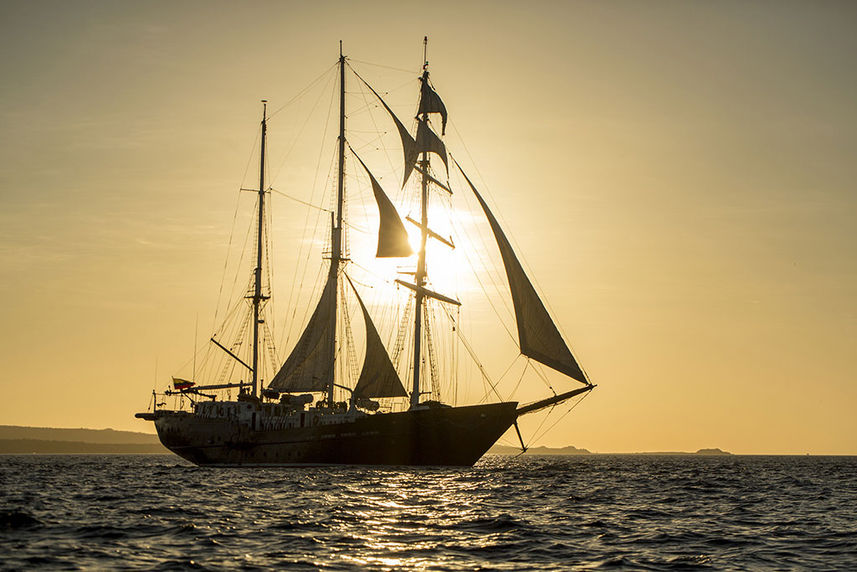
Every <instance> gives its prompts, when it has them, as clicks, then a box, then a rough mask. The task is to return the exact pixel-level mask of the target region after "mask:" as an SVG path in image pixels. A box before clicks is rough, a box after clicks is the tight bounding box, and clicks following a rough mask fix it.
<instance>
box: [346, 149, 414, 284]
mask: <svg viewBox="0 0 857 572" xmlns="http://www.w3.org/2000/svg"><path fill="white" fill-rule="evenodd" d="M351 152H352V153H353V154H354V156H355V157H357V160H358V161H360V164H361V165H363V168H364V169H365V170H366V174H367V175H369V180H370V181H371V182H372V193H373V194H374V195H375V202H376V203H377V204H378V214H379V216H380V222H379V227H378V250H377V251H376V253H375V256H376V257H377V258H397V257H405V256H410V255H411V254H413V253H414V250H413V249H412V248H411V243H410V242H408V231H407V230H405V225H404V224H403V223H402V219H401V218H400V217H399V212H398V211H397V210H396V207H395V206H393V202H392V201H391V200H390V198H389V197H388V196H387V193H385V192H384V189H382V188H381V185H380V184H379V183H378V181H377V180H375V177H374V176H373V175H372V172H371V171H369V167H367V166H366V163H364V162H363V159H361V158H360V157H359V156H358V155H357V153H354V149H352V150H351ZM358 298H359V296H358Z"/></svg>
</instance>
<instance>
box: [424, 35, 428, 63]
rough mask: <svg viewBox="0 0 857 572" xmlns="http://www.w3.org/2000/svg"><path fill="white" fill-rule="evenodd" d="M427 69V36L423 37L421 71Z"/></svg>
mask: <svg viewBox="0 0 857 572" xmlns="http://www.w3.org/2000/svg"><path fill="white" fill-rule="evenodd" d="M426 69H428V36H424V37H423V71H426Z"/></svg>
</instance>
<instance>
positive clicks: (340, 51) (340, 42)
mask: <svg viewBox="0 0 857 572" xmlns="http://www.w3.org/2000/svg"><path fill="white" fill-rule="evenodd" d="M339 57H340V58H341V57H342V40H339Z"/></svg>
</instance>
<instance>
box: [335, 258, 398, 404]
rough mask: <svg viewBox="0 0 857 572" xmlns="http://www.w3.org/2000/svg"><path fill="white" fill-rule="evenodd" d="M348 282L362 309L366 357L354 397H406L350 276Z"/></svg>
mask: <svg viewBox="0 0 857 572" xmlns="http://www.w3.org/2000/svg"><path fill="white" fill-rule="evenodd" d="M345 277H346V278H348V275H347V274H346V275H345ZM348 282H349V284H351V289H352V290H353V291H354V295H355V296H357V301H358V302H359V303H360V309H361V310H362V311H363V321H364V323H365V324H366V358H365V359H364V360H363V369H362V370H361V371H360V377H359V378H358V380H357V385H356V386H355V387H354V397H407V395H408V394H407V392H406V391H405V387H404V386H403V385H402V380H401V379H399V374H397V373H396V368H394V367H393V362H392V361H390V356H389V355H388V354H387V349H386V348H385V347H384V343H383V342H382V341H381V336H380V335H378V330H377V328H375V324H374V323H373V322H372V318H371V317H370V316H369V312H368V311H367V310H366V306H365V305H364V304H363V300H362V299H361V298H360V294H358V293H357V289H356V288H355V287H354V283H353V282H351V278H348Z"/></svg>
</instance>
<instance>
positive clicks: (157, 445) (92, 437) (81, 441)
mask: <svg viewBox="0 0 857 572" xmlns="http://www.w3.org/2000/svg"><path fill="white" fill-rule="evenodd" d="M21 453H25V454H29V453H38V454H46V455H47V454H99V455H106V454H125V455H132V454H166V453H169V451H168V450H167V449H166V448H165V447H164V446H163V445H161V442H160V441H159V440H158V436H157V435H150V434H148V433H136V432H133V431H114V430H113V429H60V428H54V427H19V426H16V425H0V454H7V455H8V454H21Z"/></svg>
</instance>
